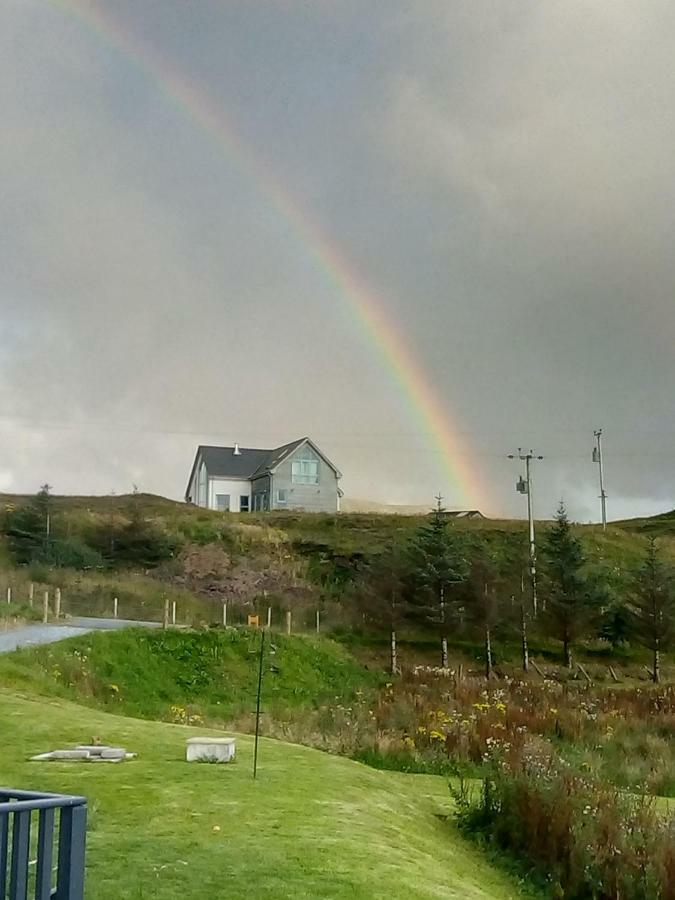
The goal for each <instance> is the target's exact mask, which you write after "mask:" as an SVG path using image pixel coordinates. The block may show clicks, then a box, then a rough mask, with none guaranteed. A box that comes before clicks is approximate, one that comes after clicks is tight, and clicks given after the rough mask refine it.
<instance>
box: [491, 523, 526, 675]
mask: <svg viewBox="0 0 675 900" xmlns="http://www.w3.org/2000/svg"><path fill="white" fill-rule="evenodd" d="M498 567H499V584H500V590H501V593H502V596H503V597H504V598H507V599H508V606H506V604H505V606H506V608H505V609H504V610H503V613H504V618H505V619H507V620H510V621H511V624H512V627H513V628H514V629H515V630H517V632H518V634H519V637H520V648H521V661H522V667H523V671H524V672H529V669H530V651H529V646H528V631H529V626H530V620H531V615H532V607H533V605H532V578H531V572H530V551H529V545H528V543H527V540H526V538H525V536H524V535H522V534H520V533H518V532H515V533H514V534H512V535H509V538H508V540H507V541H505V544H504V548H503V552H502V554H501V557H500V559H499V561H498Z"/></svg>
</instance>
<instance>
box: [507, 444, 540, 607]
mask: <svg viewBox="0 0 675 900" xmlns="http://www.w3.org/2000/svg"><path fill="white" fill-rule="evenodd" d="M543 458H544V457H543V456H536V455H535V452H534V450H530V451H529V452H526V451H525V450H523V448H522V447H518V453H517V454H516V453H509V459H521V460H523V461H524V462H525V478H523V477H522V475H521V476H520V478H519V479H518V481H517V482H516V491H517V492H518V493H519V494H526V495H527V522H528V528H529V542H530V579H531V583H532V613H533V614H534V616H535V617H536V615H537V550H536V546H535V543H534V506H533V500H532V470H531V466H530V463H531V462H532V460H533V459H543Z"/></svg>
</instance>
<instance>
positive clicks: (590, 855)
mask: <svg viewBox="0 0 675 900" xmlns="http://www.w3.org/2000/svg"><path fill="white" fill-rule="evenodd" d="M456 799H457V798H456ZM459 799H460V802H459V803H458V805H457V821H458V824H459V826H460V827H461V828H462V829H463V830H464V831H465V832H468V833H470V834H473V835H480V836H482V837H483V838H487V839H488V840H489V841H490V842H491V843H493V844H495V845H496V846H497V847H498V848H499V849H500V850H505V851H507V852H509V853H511V854H513V855H515V856H516V857H517V858H519V859H520V860H521V861H522V862H524V863H526V864H528V865H529V866H533V867H534V868H535V870H537V871H538V872H539V873H541V874H542V875H544V876H546V877H547V878H548V879H549V880H550V883H551V887H552V889H553V893H554V896H555V895H557V896H560V897H566V898H570V900H586V898H588V900H616V898H618V897H620V898H622V900H643V898H645V897H652V898H654V900H672V898H675V820H673V819H672V818H666V817H665V816H661V815H659V814H658V812H657V811H656V808H655V805H654V802H653V800H651V799H647V798H636V797H631V796H630V795H627V794H622V793H620V792H618V791H616V790H613V789H610V788H608V787H606V786H603V785H602V784H601V783H599V782H597V781H595V780H592V779H588V778H587V777H586V776H585V775H582V774H580V773H578V772H576V771H575V770H574V769H572V768H571V767H570V766H569V765H567V764H565V763H563V762H562V761H561V760H560V759H558V758H557V757H556V756H554V755H553V754H552V753H551V752H550V750H548V749H546V748H544V747H542V746H541V745H535V744H532V745H531V746H530V747H529V748H527V749H526V751H525V752H523V753H522V754H520V753H515V752H514V753H512V754H510V755H506V756H504V757H502V758H501V759H499V760H495V761H494V764H493V770H492V772H491V774H490V776H489V777H488V778H486V779H485V782H484V785H483V791H482V794H481V796H480V798H479V799H474V798H472V797H471V796H470V795H464V797H460V798H459Z"/></svg>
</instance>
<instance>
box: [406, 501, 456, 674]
mask: <svg viewBox="0 0 675 900" xmlns="http://www.w3.org/2000/svg"><path fill="white" fill-rule="evenodd" d="M436 499H437V501H438V502H437V506H436V508H435V509H434V510H433V512H432V513H431V514H430V517H429V520H428V522H425V523H424V525H422V526H421V527H420V528H419V530H418V531H417V534H416V535H415V536H414V538H413V540H412V542H411V545H410V553H409V556H410V565H411V580H412V585H411V601H412V603H413V604H414V605H415V606H416V607H417V608H418V610H419V611H420V612H421V613H422V614H423V615H424V617H425V618H426V620H427V621H428V622H430V623H432V624H433V625H434V626H435V627H436V628H438V630H439V632H440V636H441V666H442V668H444V669H447V667H448V627H449V623H450V604H451V602H452V600H453V598H452V595H451V592H452V590H453V588H454V587H455V586H456V585H459V584H461V583H462V582H463V581H464V580H465V578H466V575H467V565H466V560H465V558H464V553H463V548H462V544H461V542H460V540H459V539H458V538H457V535H456V534H455V532H454V530H453V529H452V523H451V520H450V518H449V516H448V515H447V512H446V510H445V509H444V508H443V504H442V497H441V496H440V495H439V496H438V497H437V498H436Z"/></svg>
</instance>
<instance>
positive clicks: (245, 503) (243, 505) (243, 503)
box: [239, 496, 248, 512]
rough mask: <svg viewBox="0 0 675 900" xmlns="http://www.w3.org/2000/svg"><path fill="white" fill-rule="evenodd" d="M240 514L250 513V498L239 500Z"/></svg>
mask: <svg viewBox="0 0 675 900" xmlns="http://www.w3.org/2000/svg"><path fill="white" fill-rule="evenodd" d="M239 512H248V497H246V496H245V497H240V498H239Z"/></svg>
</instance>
